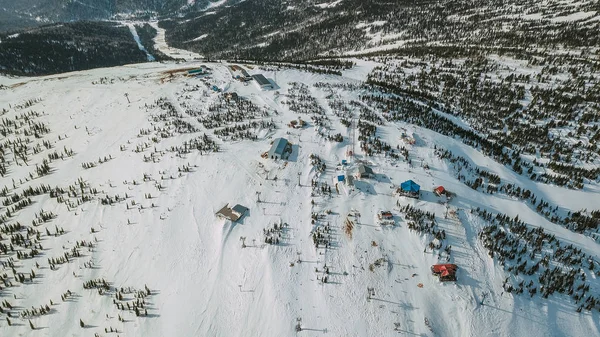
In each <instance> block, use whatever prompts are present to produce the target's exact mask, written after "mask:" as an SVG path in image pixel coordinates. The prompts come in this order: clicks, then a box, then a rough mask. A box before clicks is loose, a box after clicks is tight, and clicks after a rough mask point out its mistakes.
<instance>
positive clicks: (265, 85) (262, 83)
mask: <svg viewBox="0 0 600 337" xmlns="http://www.w3.org/2000/svg"><path fill="white" fill-rule="evenodd" d="M252 78H253V79H254V81H256V84H257V85H258V86H259V87H260V88H261V89H273V85H272V84H271V82H269V80H267V78H266V77H265V76H264V75H263V74H256V75H252Z"/></svg>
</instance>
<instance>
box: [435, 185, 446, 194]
mask: <svg viewBox="0 0 600 337" xmlns="http://www.w3.org/2000/svg"><path fill="white" fill-rule="evenodd" d="M435 191H436V192H437V193H440V194H442V193H444V191H446V189H445V188H444V186H438V187H436V188H435Z"/></svg>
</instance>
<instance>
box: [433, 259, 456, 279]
mask: <svg viewBox="0 0 600 337" xmlns="http://www.w3.org/2000/svg"><path fill="white" fill-rule="evenodd" d="M456 270H458V266H457V265H455V264H451V263H447V264H434V265H433V266H431V273H433V275H436V276H437V277H438V278H439V279H440V281H442V282H444V281H456Z"/></svg>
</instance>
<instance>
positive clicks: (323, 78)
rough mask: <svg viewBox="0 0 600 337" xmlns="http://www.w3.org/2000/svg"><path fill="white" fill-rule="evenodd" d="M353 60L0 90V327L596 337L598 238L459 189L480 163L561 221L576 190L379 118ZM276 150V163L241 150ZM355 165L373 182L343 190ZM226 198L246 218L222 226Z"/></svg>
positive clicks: (12, 83)
mask: <svg viewBox="0 0 600 337" xmlns="http://www.w3.org/2000/svg"><path fill="white" fill-rule="evenodd" d="M161 39H163V40H164V35H162V36H161ZM171 52H173V51H171ZM189 56H190V58H191V57H193V55H189ZM356 62H357V64H358V65H357V66H356V67H354V68H352V69H349V70H345V71H344V72H343V75H342V76H336V75H324V74H314V73H310V72H306V71H300V70H296V69H291V68H287V69H286V68H284V67H281V68H276V67H268V68H261V67H258V66H244V65H242V68H241V69H244V70H245V71H247V72H248V73H249V74H250V75H252V74H259V73H262V74H264V75H265V77H266V78H267V79H268V80H270V82H271V83H272V84H273V86H274V89H271V90H261V89H260V88H259V87H258V86H257V84H256V83H255V82H254V81H251V82H241V81H238V80H235V79H233V78H232V71H234V70H232V68H231V67H230V65H228V64H225V63H198V62H197V61H188V62H187V63H178V64H175V63H146V64H138V65H132V66H124V67H117V68H105V69H96V70H90V71H85V72H75V73H67V74H61V75H54V76H47V77H38V78H27V79H25V78H18V77H12V78H6V77H3V78H0V111H1V112H2V116H1V120H2V123H1V126H0V130H1V131H2V132H1V134H2V136H1V138H0V139H1V149H2V151H1V156H0V164H1V167H0V168H1V169H2V170H1V171H2V172H1V173H2V177H1V178H0V189H1V191H0V192H1V195H2V198H1V199H2V200H3V207H2V208H0V214H2V217H1V218H0V221H1V222H0V261H1V262H2V265H1V266H2V270H1V271H0V279H2V280H3V281H4V282H0V302H2V305H1V306H0V307H1V308H2V311H1V312H0V318H1V319H0V335H1V336H94V335H95V334H98V335H99V336H113V335H115V336H116V335H119V336H294V335H297V336H321V335H326V336H391V335H394V334H397V333H402V334H406V335H417V336H488V335H489V336H598V335H600V323H599V322H600V321H599V318H600V317H599V315H598V308H599V307H600V297H599V296H600V283H599V282H598V280H597V279H596V277H597V270H598V266H596V267H594V265H595V264H597V263H598V261H599V259H600V244H599V243H598V242H596V241H594V237H596V236H595V235H597V232H595V233H590V232H588V231H586V232H584V233H581V234H579V233H575V232H573V231H571V230H569V229H567V228H566V227H564V226H560V225H558V224H556V223H555V222H552V221H551V220H549V219H548V218H547V217H545V216H544V215H542V214H541V213H540V212H539V211H538V210H536V205H535V202H533V203H530V202H529V201H527V199H526V198H522V197H520V196H516V195H511V194H510V193H508V192H506V193H502V192H498V193H485V192H483V191H482V189H477V188H472V187H470V186H468V185H467V184H466V181H470V180H472V179H474V178H475V177H476V176H475V173H469V172H474V171H475V169H476V168H477V169H478V170H479V169H480V170H485V171H487V172H489V173H490V176H492V175H496V176H498V177H499V179H498V180H500V179H501V180H502V183H503V184H504V185H507V184H512V185H514V186H519V187H520V189H525V188H526V189H527V190H532V191H534V193H535V194H536V196H537V197H538V198H540V199H543V200H545V201H546V202H548V203H549V205H551V206H556V207H557V211H556V212H560V214H567V212H575V211H578V210H581V209H587V210H588V211H591V210H594V209H597V208H598V204H599V202H600V197H599V195H598V193H597V191H598V190H597V185H593V184H592V185H590V186H588V188H586V189H584V190H574V189H567V188H562V187H557V186H553V185H549V184H542V183H536V182H532V181H530V180H528V179H526V178H524V177H523V176H520V175H517V174H515V173H514V172H513V171H512V170H510V168H508V167H506V166H504V165H501V164H499V163H498V162H496V161H494V160H493V159H491V158H489V157H487V156H485V155H483V154H482V153H481V152H479V151H478V150H476V149H475V148H473V147H471V146H467V145H465V144H463V143H462V142H461V141H460V140H459V139H458V138H457V137H456V138H451V137H448V136H444V135H441V134H439V133H436V132H434V131H431V130H428V129H424V128H420V127H417V126H415V125H412V124H407V123H405V122H402V121H393V120H390V119H388V118H386V114H387V113H390V111H383V110H382V109H380V108H379V107H377V105H376V104H375V103H371V102H370V101H369V100H368V98H366V97H367V96H368V95H380V93H379V92H377V91H373V90H376V89H367V87H365V86H363V85H362V81H364V80H366V78H367V74H368V73H369V72H370V71H371V70H372V69H373V68H374V67H376V66H377V65H378V64H377V63H375V62H365V61H359V60H356ZM201 65H204V66H205V67H204V68H202V69H203V70H202V71H201V72H199V74H200V75H198V73H196V74H195V75H194V76H190V75H188V71H189V70H192V69H200V68H199V67H200V66H201ZM238 71H239V69H238ZM232 93H236V95H232ZM380 96H381V97H389V96H390V94H381V95H380ZM406 104H408V103H406ZM438 113H439V114H443V113H442V112H438ZM446 117H447V118H448V119H449V120H451V121H455V122H456V123H459V122H460V121H457V119H456V118H455V117H449V116H446ZM298 118H301V119H302V120H303V121H304V122H305V123H306V125H305V126H304V127H302V128H292V127H290V126H288V124H290V122H291V121H293V120H294V121H298ZM297 124H300V123H297ZM278 137H284V138H286V139H287V140H288V141H289V142H290V143H291V153H290V154H289V158H288V160H274V159H270V158H265V156H262V155H263V154H264V153H265V152H267V151H269V149H270V146H271V142H272V141H273V140H274V139H276V138H278ZM340 140H341V142H340ZM349 150H354V156H351V155H348V151H349ZM444 151H448V152H450V153H451V154H448V152H444ZM457 158H462V159H457ZM343 160H344V161H345V162H344V163H345V164H342V161H343ZM361 163H362V164H366V165H367V166H369V167H371V168H372V169H373V171H374V175H373V176H372V177H370V178H364V177H363V178H355V179H353V180H354V182H353V184H348V183H347V181H348V180H349V179H351V178H350V176H353V174H354V173H355V172H356V170H357V168H358V166H359V165H360V164H361ZM461 174H462V175H464V176H466V178H465V177H463V179H460V180H459V179H457V176H460V175H461ZM339 176H343V177H344V181H338V179H341V178H338V177H339ZM406 180H413V181H414V182H416V183H417V184H419V185H420V187H421V190H420V198H419V199H413V198H408V197H405V196H399V195H398V193H397V189H398V188H399V186H400V185H401V184H402V183H403V182H404V181H406ZM440 185H443V186H444V187H445V188H446V190H448V191H450V192H451V196H452V197H451V198H448V197H447V196H444V195H442V196H437V195H436V194H435V193H434V192H433V190H434V188H435V187H437V186H440ZM498 185H500V184H498ZM227 204H228V205H229V206H230V207H233V206H234V205H236V204H240V205H242V206H245V207H247V208H248V209H249V210H248V212H247V213H246V214H245V216H243V217H242V218H241V220H240V221H239V222H238V223H232V222H231V221H229V220H225V219H222V218H220V217H218V216H217V215H216V213H217V212H218V211H219V210H220V209H221V208H223V206H225V205H227ZM551 206H549V207H551ZM380 211H389V212H391V213H392V219H391V220H388V221H385V222H384V221H381V220H380V219H378V216H377V215H378V213H379V212H380ZM490 214H491V215H490ZM497 214H498V216H496V215H497ZM569 214H570V213H569ZM502 215H506V218H502ZM517 216H518V219H515V217H517ZM494 226H496V227H494ZM520 226H524V227H520ZM537 228H539V229H537ZM532 229H535V230H532ZM500 232H501V233H502V234H498V233H500ZM494 235H495V236H494ZM544 235H545V236H544ZM510 238H513V239H514V241H509V239H510ZM503 240H505V241H503ZM497 242H507V244H506V245H504V246H503V247H498V246H497V245H494V243H497ZM509 242H515V244H516V246H514V251H512V252H508V253H507V254H506V255H507V256H508V257H506V258H505V257H504V256H503V253H501V252H499V250H501V249H503V248H505V249H509V248H510V247H511V246H509V244H508V243H509ZM557 247H560V249H558V248H557ZM559 251H564V252H566V253H565V254H563V255H560V254H559V253H558V252H559ZM491 252H493V253H491ZM510 255H512V258H511V257H510ZM566 255H568V257H565V256H566ZM491 256H493V257H491ZM540 261H541V262H540ZM501 262H504V264H503V263H501ZM523 262H524V263H525V267H522V268H523V270H521V272H518V271H517V272H515V271H516V270H517V269H518V268H520V267H521V266H522V264H523ZM536 262H537V267H535V269H534V267H533V266H534V264H536ZM436 263H454V264H456V265H458V267H459V269H458V272H457V281H456V282H440V281H439V280H438V278H437V277H436V276H435V275H432V273H431V270H430V268H431V266H432V265H433V264H436ZM509 269H510V270H509ZM518 270H520V269H518ZM561 272H564V273H563V274H560V273H561ZM561 275H562V276H561ZM519 283H521V286H520V291H519ZM549 284H550V286H549ZM544 285H545V286H544ZM554 286H556V289H554V288H553V287H554ZM534 288H535V289H536V292H537V293H534V294H531V295H530V292H531V291H532V289H534ZM573 288H575V289H573ZM368 289H369V290H368ZM507 289H510V290H507ZM550 289H552V291H550ZM519 292H523V293H522V294H521V293H519ZM596 302H597V303H596ZM588 307H589V308H588ZM9 314H10V317H9V316H8V315H9ZM111 331H116V333H115V332H113V333H111Z"/></svg>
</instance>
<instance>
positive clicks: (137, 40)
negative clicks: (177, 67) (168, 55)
mask: <svg viewBox="0 0 600 337" xmlns="http://www.w3.org/2000/svg"><path fill="white" fill-rule="evenodd" d="M127 26H128V27H129V31H130V32H131V35H132V36H133V39H134V40H135V43H137V45H138V48H139V49H140V50H141V51H143V52H144V53H146V59H147V60H148V62H152V61H155V60H156V59H155V58H154V56H152V55H151V54H150V53H149V52H148V50H147V49H146V47H144V45H143V44H142V41H140V37H139V35H138V33H137V30H136V29H135V25H134V24H133V23H128V24H127Z"/></svg>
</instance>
